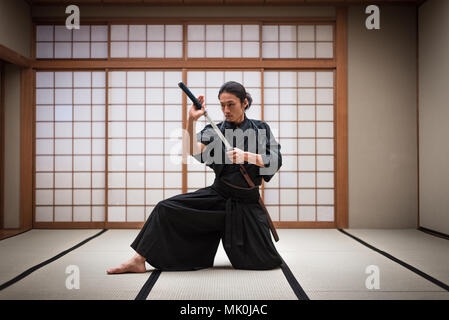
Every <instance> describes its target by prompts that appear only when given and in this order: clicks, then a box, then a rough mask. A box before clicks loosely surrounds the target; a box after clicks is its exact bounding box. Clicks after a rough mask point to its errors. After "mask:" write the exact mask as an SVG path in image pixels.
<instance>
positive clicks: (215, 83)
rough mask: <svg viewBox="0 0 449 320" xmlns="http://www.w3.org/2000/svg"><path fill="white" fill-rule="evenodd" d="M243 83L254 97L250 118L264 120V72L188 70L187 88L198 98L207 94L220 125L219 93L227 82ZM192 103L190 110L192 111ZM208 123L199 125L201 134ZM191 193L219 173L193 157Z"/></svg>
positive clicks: (208, 107)
mask: <svg viewBox="0 0 449 320" xmlns="http://www.w3.org/2000/svg"><path fill="white" fill-rule="evenodd" d="M231 80H233V81H237V82H240V83H242V84H243V85H244V86H245V88H246V89H247V91H248V92H249V93H250V94H251V95H252V97H253V103H252V105H251V108H250V109H249V110H248V112H247V116H248V117H249V118H250V119H261V72H260V71H241V70H238V71H188V73H187V85H188V86H189V88H191V90H192V92H193V94H194V95H196V96H199V95H204V96H205V98H206V110H207V111H208V113H209V115H210V116H211V118H212V119H213V120H214V121H215V122H216V123H218V122H221V121H223V119H224V117H223V112H222V111H221V106H220V101H219V100H218V91H219V89H220V87H221V85H222V84H223V83H225V82H226V81H231ZM190 105H191V104H188V108H187V111H188V110H190ZM206 124H207V121H206V119H205V118H204V117H201V118H200V119H199V120H198V122H197V128H196V129H197V132H199V131H201V130H202V129H203V128H204V126H205V125H206ZM187 171H188V173H187V187H188V189H187V191H188V192H191V191H195V190H196V189H198V188H204V187H206V186H209V185H211V184H212V183H213V181H214V178H215V174H214V172H213V170H212V169H210V168H209V167H207V166H205V165H204V164H202V163H199V162H198V161H197V160H195V159H194V158H193V157H188V164H187Z"/></svg>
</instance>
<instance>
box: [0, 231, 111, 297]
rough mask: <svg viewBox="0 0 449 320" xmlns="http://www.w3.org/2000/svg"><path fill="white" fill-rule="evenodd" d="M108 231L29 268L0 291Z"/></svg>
mask: <svg viewBox="0 0 449 320" xmlns="http://www.w3.org/2000/svg"><path fill="white" fill-rule="evenodd" d="M106 231H108V229H103V230H101V231H100V232H98V233H97V234H95V235H93V236H91V237H89V238H87V239H84V240H83V241H81V242H79V243H78V244H76V245H74V246H73V247H71V248H69V249H66V250H64V251H62V252H60V253H58V254H57V255H55V256H53V257H52V258H50V259H47V260H45V261H43V262H41V263H39V264H37V265H34V266H32V267H31V268H28V269H27V270H25V271H23V272H22V273H21V274H19V275H18V276H16V277H14V278H12V279H11V280H9V281H6V282H4V283H3V284H1V285H0V291H2V290H4V289H6V288H8V287H9V286H12V285H13V284H15V283H16V282H18V281H20V280H22V279H24V278H26V277H27V276H29V275H30V274H32V273H33V272H34V271H36V270H38V269H40V268H42V267H44V266H46V265H47V264H50V263H52V262H53V261H56V260H58V259H59V258H61V257H63V256H65V255H66V254H67V253H69V252H71V251H73V250H75V249H77V248H79V247H81V246H82V245H84V244H86V243H87V242H89V241H90V240H92V239H94V238H96V237H98V236H100V235H102V234H103V233H105V232H106Z"/></svg>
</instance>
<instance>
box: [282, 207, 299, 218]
mask: <svg viewBox="0 0 449 320" xmlns="http://www.w3.org/2000/svg"><path fill="white" fill-rule="evenodd" d="M280 210H281V211H280V213H279V217H280V221H297V219H298V218H297V214H298V213H297V210H298V209H297V208H296V206H281V207H280Z"/></svg>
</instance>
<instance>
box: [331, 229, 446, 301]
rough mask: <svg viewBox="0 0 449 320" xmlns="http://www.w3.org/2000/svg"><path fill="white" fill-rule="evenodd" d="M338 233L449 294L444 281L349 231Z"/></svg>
mask: <svg viewBox="0 0 449 320" xmlns="http://www.w3.org/2000/svg"><path fill="white" fill-rule="evenodd" d="M338 231H340V232H341V233H343V234H345V235H346V236H348V237H350V238H352V239H353V240H355V241H357V242H359V243H361V244H362V245H364V246H365V247H367V248H369V249H371V250H373V251H375V252H377V253H379V254H381V255H383V256H384V257H386V258H388V259H390V260H392V261H394V262H396V263H397V264H399V265H401V266H403V267H404V268H406V269H408V270H410V271H412V272H413V273H415V274H417V275H419V276H421V277H422V278H424V279H426V280H428V281H430V282H432V283H433V284H435V285H437V286H439V287H440V288H442V289H444V290H446V291H448V292H449V285H447V284H446V283H444V282H442V281H440V280H438V279H436V278H434V277H432V276H431V275H429V274H427V273H425V272H424V271H421V270H419V269H418V268H415V267H414V266H412V265H410V264H408V263H407V262H405V261H402V260H401V259H399V258H396V257H395V256H393V255H391V254H389V253H388V252H385V251H383V250H380V249H379V248H376V247H375V246H373V245H371V244H369V243H367V242H366V241H364V240H362V239H360V238H358V237H356V236H354V235H352V234H350V233H349V232H347V231H345V230H343V229H338Z"/></svg>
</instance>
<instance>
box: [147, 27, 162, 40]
mask: <svg viewBox="0 0 449 320" xmlns="http://www.w3.org/2000/svg"><path fill="white" fill-rule="evenodd" d="M147 40H150V41H158V40H159V41H163V40H164V26H163V25H148V26H147Z"/></svg>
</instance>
